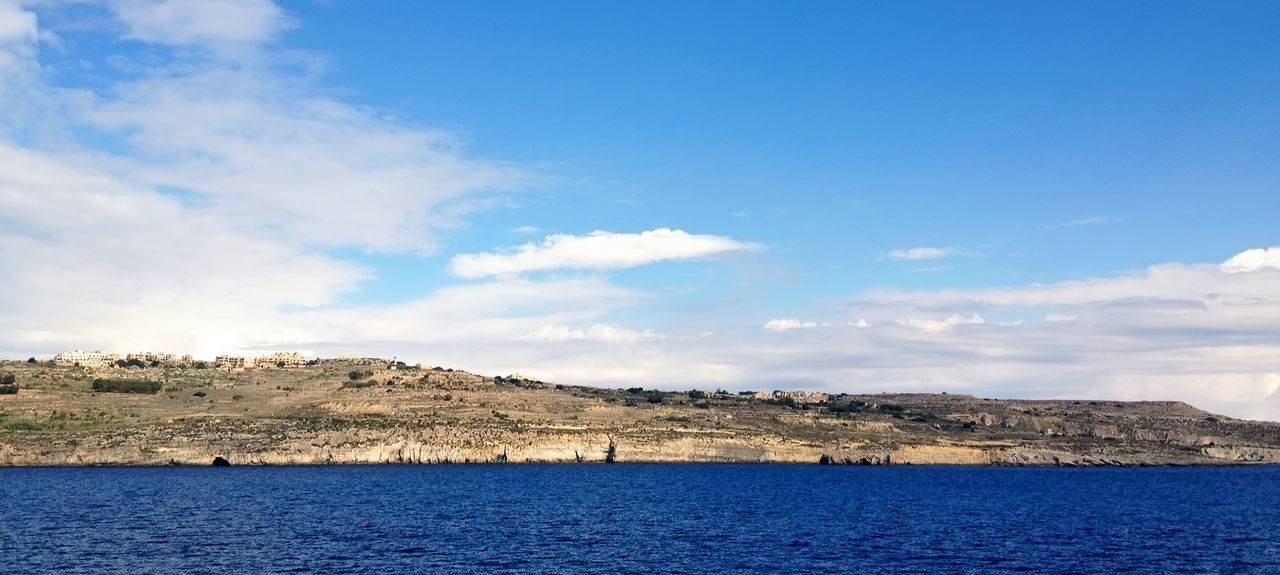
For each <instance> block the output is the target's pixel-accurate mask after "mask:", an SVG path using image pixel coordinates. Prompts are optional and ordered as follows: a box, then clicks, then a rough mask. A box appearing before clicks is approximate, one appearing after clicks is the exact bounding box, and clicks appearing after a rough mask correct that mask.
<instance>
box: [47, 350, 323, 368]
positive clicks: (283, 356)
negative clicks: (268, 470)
mask: <svg viewBox="0 0 1280 575" xmlns="http://www.w3.org/2000/svg"><path fill="white" fill-rule="evenodd" d="M129 360H138V361H141V362H144V363H148V364H150V363H155V362H160V363H192V362H194V361H195V359H194V358H192V357H191V356H190V355H181V356H180V355H176V354H172V353H154V352H139V353H129V354H125V355H120V354H118V353H111V352H105V351H81V350H78V349H77V350H74V351H65V352H62V353H60V354H58V355H55V356H53V362H54V363H56V364H58V365H64V366H74V365H78V366H81V367H108V366H111V365H114V364H116V362H119V361H129ZM306 363H307V360H306V358H304V357H302V354H299V353H293V352H277V353H273V354H270V355H264V356H261V357H239V356H230V355H220V356H218V358H217V359H216V360H214V365H215V366H217V367H225V368H228V369H244V368H251V367H296V366H299V365H306Z"/></svg>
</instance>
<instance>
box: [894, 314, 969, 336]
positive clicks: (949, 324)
mask: <svg viewBox="0 0 1280 575" xmlns="http://www.w3.org/2000/svg"><path fill="white" fill-rule="evenodd" d="M898 323H899V324H902V325H905V326H909V327H914V328H916V329H919V330H922V331H928V332H940V331H947V330H950V329H951V328H953V327H955V326H957V325H982V324H984V323H986V320H983V319H982V316H980V315H978V314H976V313H974V314H971V315H969V316H968V317H964V316H961V315H960V314H951V315H949V316H947V317H946V318H943V319H927V318H926V319H921V318H907V319H900V320H898Z"/></svg>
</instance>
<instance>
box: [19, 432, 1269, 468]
mask: <svg viewBox="0 0 1280 575" xmlns="http://www.w3.org/2000/svg"><path fill="white" fill-rule="evenodd" d="M42 439H43V441H39V442H36V443H34V444H32V446H29V447H20V446H18V445H15V444H13V443H0V465H170V464H183V465H208V464H210V463H211V462H212V461H213V459H214V458H215V457H222V458H225V459H226V460H227V461H229V462H230V463H231V464H232V465H314V464H320V465H326V464H426V463H500V462H506V463H526V462H549V463H601V462H604V461H605V460H606V457H607V454H608V453H609V451H610V445H613V446H614V453H615V460H616V461H617V462H749V463H829V464H843V465H1035V466H1099V465H1167V464H1183V465H1189V464H1202V465H1203V464H1244V463H1280V449H1277V448H1269V447H1260V446H1231V447H1220V446H1215V447H1204V448H1200V449H1197V450H1178V451H1172V452H1170V451H1161V450H1158V449H1156V450H1145V451H1144V450H1132V449H1131V450H1128V451H1114V450H1112V451H1107V450H1088V449H1080V446H1075V447H1068V446H1063V445H1056V446H1051V445H1027V444H1024V445H1018V444H1010V445H992V444H975V445H957V444H951V443H931V444H919V443H870V444H869V443H857V442H846V443H844V444H835V445H822V444H816V443H810V442H804V441H797V440H795V439H791V438H786V437H780V436H769V435H755V436H726V435H723V434H707V433H684V434H681V433H662V434H652V435H647V434H633V435H623V434H616V433H605V432H599V431H581V432H570V433H557V432H548V431H526V432H523V433H513V432H508V431H497V430H486V431H477V430H447V429H436V430H373V429H347V430H335V431H319V432H298V433H291V434H276V435H274V436H263V435H261V434H259V433H256V432H254V431H251V430H250V431H246V430H227V429H219V428H218V427H217V426H216V425H212V426H209V427H206V428H203V429H202V430H201V432H199V433H191V432H190V430H188V431H187V432H185V433H184V432H182V431H180V430H173V429H169V430H164V429H160V430H151V431H149V432H145V433H127V432H105V433H99V434H85V433H77V434H75V435H74V437H70V436H69V435H68V434H57V433H47V434H44V437H43V438H42Z"/></svg>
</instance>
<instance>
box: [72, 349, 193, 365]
mask: <svg viewBox="0 0 1280 575" xmlns="http://www.w3.org/2000/svg"><path fill="white" fill-rule="evenodd" d="M131 359H136V360H138V361H142V362H146V363H151V362H156V361H158V362H160V363H176V362H191V361H192V358H191V356H190V355H182V356H179V355H176V354H172V353H153V352H149V351H148V352H140V353H130V354H125V355H123V356H121V355H120V354H118V353H110V352H105V351H80V350H78V349H77V350H74V351H64V352H62V353H60V354H58V355H55V356H53V362H54V363H56V364H58V365H79V366H83V367H99V366H107V365H111V364H113V363H115V362H117V361H129V360H131Z"/></svg>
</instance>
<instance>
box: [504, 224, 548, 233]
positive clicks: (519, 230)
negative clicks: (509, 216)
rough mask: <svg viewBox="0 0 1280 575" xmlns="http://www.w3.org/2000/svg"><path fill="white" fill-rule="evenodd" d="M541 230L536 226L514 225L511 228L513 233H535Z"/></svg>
mask: <svg viewBox="0 0 1280 575" xmlns="http://www.w3.org/2000/svg"><path fill="white" fill-rule="evenodd" d="M541 231H542V228H539V227H536V226H516V227H514V228H511V233H513V234H536V233H538V232H541Z"/></svg>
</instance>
